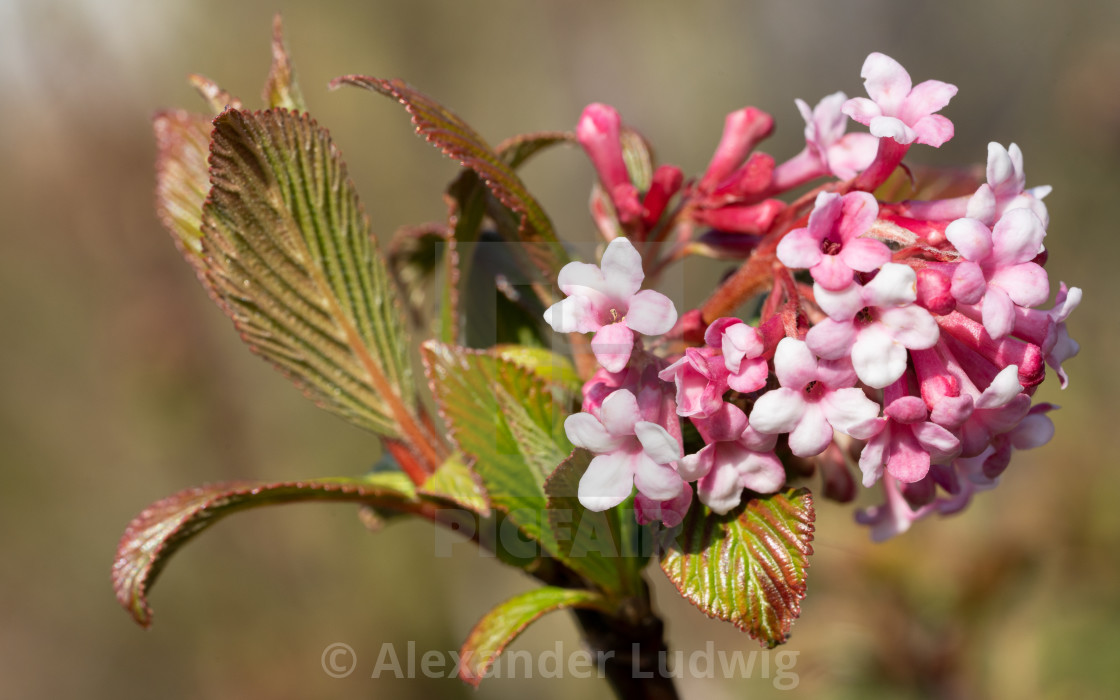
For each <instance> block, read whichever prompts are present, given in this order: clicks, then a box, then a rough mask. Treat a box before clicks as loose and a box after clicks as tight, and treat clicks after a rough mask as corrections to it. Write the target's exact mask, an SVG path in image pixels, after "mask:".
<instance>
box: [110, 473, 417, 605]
mask: <svg viewBox="0 0 1120 700" xmlns="http://www.w3.org/2000/svg"><path fill="white" fill-rule="evenodd" d="M300 501H348V502H357V503H366V504H371V505H378V506H382V507H393V508H398V509H401V508H403V509H405V510H408V509H413V508H415V507H416V506H417V505H418V504H419V501H417V500H416V494H415V491H414V490H413V487H412V482H410V481H409V480H408V478H407V477H405V476H404V475H403V474H401V473H399V472H379V473H375V474H370V475H367V476H365V477H361V478H331V479H311V480H308V481H288V482H281V483H266V482H249V481H236V482H225V483H220V484H210V485H208V486H200V487H197V488H192V489H187V490H185V491H180V492H179V493H176V494H174V495H172V496H168V497H167V498H164V499H162V500H160V501H156V502H155V503H153V504H152V505H150V506H148V507H147V508H145V509H144V511H143V512H142V513H140V515H138V516H136V518H134V519H133V521H132V522H131V523H129V524H128V527H127V528H125V531H124V535H123V536H122V537H121V540H120V543H119V544H118V545H117V554H116V559H115V560H114V562H113V589H114V590H115V591H116V594H117V600H118V601H119V602H120V604H121V605H122V606H123V607H124V609H125V610H127V611H128V613H129V614H130V615H132V618H133V619H134V620H136V622H137V623H139V624H140V625H141V626H143V627H147V626H149V625H151V623H152V610H151V608H150V607H149V605H148V600H147V594H148V591H149V590H150V589H151V587H152V584H154V583H155V580H156V577H157V576H158V575H159V573H160V572H161V571H162V570H163V566H164V565H165V564H166V563H167V561H168V559H169V558H170V556H171V555H172V554H174V553H175V552H176V551H177V550H178V549H179V548H180V547H182V546H183V545H184V544H186V543H187V542H188V541H190V540H191V539H192V538H193V537H194V536H195V535H197V534H199V533H200V532H202V531H203V530H205V529H206V528H208V527H210V526H211V525H213V524H214V523H216V522H218V521H219V520H220V519H222V518H224V517H225V516H227V515H230V514H231V513H236V512H237V511H241V510H248V509H250V508H257V507H260V506H267V505H277V504H281V503H295V502H300Z"/></svg>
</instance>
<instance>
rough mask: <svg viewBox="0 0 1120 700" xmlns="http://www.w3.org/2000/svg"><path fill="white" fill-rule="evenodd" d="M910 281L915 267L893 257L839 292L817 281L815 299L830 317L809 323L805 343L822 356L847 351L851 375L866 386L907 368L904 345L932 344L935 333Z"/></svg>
mask: <svg viewBox="0 0 1120 700" xmlns="http://www.w3.org/2000/svg"><path fill="white" fill-rule="evenodd" d="M915 285H916V277H915V274H914V270H913V269H911V268H910V267H908V266H906V265H900V264H898V263H887V264H886V265H883V267H882V269H880V270H879V274H877V275H875V279H873V280H871V281H870V282H868V283H867V284H865V285H859V284H852V285H851V286H849V287H848V288H847V289H845V290H843V291H841V292H830V291H828V290H826V289H823V288H821V286H820V285H819V284H818V285H816V287H815V288H814V294H815V296H816V300H817V304H818V305H819V306H820V307H821V309H822V310H824V312H825V313H826V314H828V315H829V318H826V319H824V320H822V321H820V322H819V323H817V324H816V325H815V326H813V327H812V328H810V329H809V333H808V335H806V336H805V341H806V342H807V343H808V344H809V349H810V350H812V351H813V352H814V353H816V354H817V355H818V356H819V357H822V358H824V359H827V360H838V359H841V358H844V357H849V356H850V357H851V358H852V364H853V365H854V367H855V370H856V375H857V376H859V378H860V381H862V382H863V383H864V384H867V385H868V386H870V387H874V388H876V389H881V388H883V387H885V386H887V385H888V384H890V383H891V382H894V381H895V380H896V379H898V378H899V377H901V376H902V373H903V372H904V371H905V370H906V360H907V354H906V351H907V350H908V349H915V350H924V349H926V348H931V347H933V346H934V345H935V344H936V343H937V338H938V336H939V332H938V329H937V322H936V321H934V320H933V316H931V315H930V313H929V312H928V311H926V310H925V309H923V308H922V307H920V306H918V305H916V304H914V303H913V302H914V300H915V299H916V298H917V291H916V287H915Z"/></svg>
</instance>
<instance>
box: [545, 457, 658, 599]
mask: <svg viewBox="0 0 1120 700" xmlns="http://www.w3.org/2000/svg"><path fill="white" fill-rule="evenodd" d="M591 458H592V454H591V453H590V452H588V451H587V450H583V449H578V450H575V451H574V452H573V453H572V454H571V456H570V457H568V459H566V460H564V462H562V463H561V464H560V466H559V467H557V468H556V470H555V471H554V472H553V473H552V475H551V476H550V477H549V478H548V481H547V482H546V483H545V486H544V488H545V493H546V494H547V495H548V518H549V525H550V526H551V528H552V533H553V536H554V537H555V538H556V544H557V547H558V548H559V550H560V555H561V556H562V557H563V558H564V559H566V560H568V561H571V562H573V568H576V569H577V570H578V571H579V572H580V573H582V574H583V575H584V576H586V577H587V578H588V579H589V580H590V581H591V582H592V583H594V584H596V585H598V586H599V587H601V588H603V589H604V590H607V591H611V592H614V593H620V592H630V593H633V592H634V591H635V590H636V589H637V587H639V586H640V584H639V583H638V581H636V580H635V579H634V577H633V576H631V577H629V578H627V572H631V573H632V572H634V571H635V570H637V569H640V568H641V567H640V566H638V567H635V566H631V564H632V562H624V561H623V558H624V557H628V556H630V555H631V550H630V547H629V544H630V543H629V542H624V541H623V534H622V533H623V525H622V522H621V519H622V518H631V519H633V517H634V513H633V510H630V511H627V510H626V509H624V508H610V509H608V510H605V511H603V512H601V513H596V512H594V511H590V510H587V509H586V508H584V507H583V504H581V503H580V502H579V498H578V493H579V480H580V478H581V477H583V473H584V472H585V471H587V465H588V464H590V463H591ZM647 559H648V557H647ZM577 562H578V563H577Z"/></svg>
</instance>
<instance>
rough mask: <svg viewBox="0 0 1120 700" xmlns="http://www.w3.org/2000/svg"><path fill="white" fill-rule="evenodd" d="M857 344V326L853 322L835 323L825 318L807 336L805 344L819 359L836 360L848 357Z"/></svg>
mask: <svg viewBox="0 0 1120 700" xmlns="http://www.w3.org/2000/svg"><path fill="white" fill-rule="evenodd" d="M855 342H856V326H855V324H854V323H852V322H851V321H834V320H832V319H831V318H825V319H822V320H820V321H818V322H817V324H816V325H815V326H813V327H812V328H810V329H809V332H808V333H807V334H806V335H805V343H806V344H807V345H808V346H809V349H810V350H812V351H813V352H814V353H816V355H817V356H818V357H822V358H824V359H826V360H835V359H839V358H841V357H848V356H849V355H851V353H852V345H853V344H854V343H855Z"/></svg>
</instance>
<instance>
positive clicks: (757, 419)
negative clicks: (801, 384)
mask: <svg viewBox="0 0 1120 700" xmlns="http://www.w3.org/2000/svg"><path fill="white" fill-rule="evenodd" d="M806 405H807V403H806V401H805V399H803V398H802V392H801V391H800V390H799V389H785V388H783V389H774V390H773V391H768V392H766V393H765V394H763V395H762V396H760V397H758V400H757V401H755V402H754V408H752V409H751V417H750V423H751V427H752V428H754V429H755V430H757V431H758V432H760V433H768V434H776V433H788V432H790V431H791V430H793V429H794V428H796V427H797V424H798V422H799V421H800V420H801V416H802V414H803V413H805V407H806Z"/></svg>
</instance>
